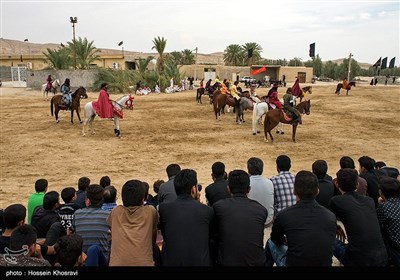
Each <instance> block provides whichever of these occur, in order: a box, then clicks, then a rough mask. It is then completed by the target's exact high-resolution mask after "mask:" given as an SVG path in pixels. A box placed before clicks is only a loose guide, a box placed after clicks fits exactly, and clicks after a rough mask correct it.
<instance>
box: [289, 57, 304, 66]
mask: <svg viewBox="0 0 400 280" xmlns="http://www.w3.org/2000/svg"><path fill="white" fill-rule="evenodd" d="M289 66H303V62H301V58H298V57H295V58H292V59H291V60H289Z"/></svg>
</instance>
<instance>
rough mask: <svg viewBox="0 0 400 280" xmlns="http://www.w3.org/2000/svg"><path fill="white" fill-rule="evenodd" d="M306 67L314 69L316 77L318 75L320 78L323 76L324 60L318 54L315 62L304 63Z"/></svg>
mask: <svg viewBox="0 0 400 280" xmlns="http://www.w3.org/2000/svg"><path fill="white" fill-rule="evenodd" d="M304 66H306V67H312V68H313V73H314V75H316V76H318V77H319V76H321V74H322V69H323V64H322V60H321V58H320V57H319V55H318V54H317V56H316V57H315V58H314V59H313V60H307V61H306V62H304Z"/></svg>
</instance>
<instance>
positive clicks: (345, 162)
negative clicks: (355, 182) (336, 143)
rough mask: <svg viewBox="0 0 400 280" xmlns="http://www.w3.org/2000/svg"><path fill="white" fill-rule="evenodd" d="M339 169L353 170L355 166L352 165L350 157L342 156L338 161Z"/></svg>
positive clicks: (352, 161)
mask: <svg viewBox="0 0 400 280" xmlns="http://www.w3.org/2000/svg"><path fill="white" fill-rule="evenodd" d="M339 164H340V168H351V169H354V168H356V166H355V165H354V160H353V159H352V158H351V157H348V156H344V157H342V158H341V159H340V161H339Z"/></svg>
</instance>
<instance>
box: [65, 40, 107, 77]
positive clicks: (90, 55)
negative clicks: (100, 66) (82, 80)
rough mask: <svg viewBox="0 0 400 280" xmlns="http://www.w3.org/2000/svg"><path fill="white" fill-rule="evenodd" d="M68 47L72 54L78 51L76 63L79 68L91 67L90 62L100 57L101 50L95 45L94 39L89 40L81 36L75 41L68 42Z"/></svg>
mask: <svg viewBox="0 0 400 280" xmlns="http://www.w3.org/2000/svg"><path fill="white" fill-rule="evenodd" d="M68 47H69V48H70V49H71V54H74V52H76V64H77V67H78V68H79V69H89V67H90V64H92V63H93V62H94V61H96V60H98V59H99V58H100V56H99V55H98V54H99V53H100V50H99V49H97V48H96V47H95V46H94V43H93V41H91V42H88V40H87V39H86V38H84V39H83V40H82V38H81V37H79V38H78V40H75V42H68Z"/></svg>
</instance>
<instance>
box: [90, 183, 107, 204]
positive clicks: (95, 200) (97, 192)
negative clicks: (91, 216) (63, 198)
mask: <svg viewBox="0 0 400 280" xmlns="http://www.w3.org/2000/svg"><path fill="white" fill-rule="evenodd" d="M103 191H104V190H103V188H102V187H101V186H100V185H97V184H92V185H89V186H88V187H87V188H86V198H87V199H89V200H90V205H91V206H94V207H100V206H101V205H102V204H103Z"/></svg>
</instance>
